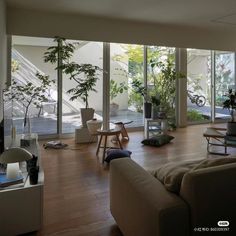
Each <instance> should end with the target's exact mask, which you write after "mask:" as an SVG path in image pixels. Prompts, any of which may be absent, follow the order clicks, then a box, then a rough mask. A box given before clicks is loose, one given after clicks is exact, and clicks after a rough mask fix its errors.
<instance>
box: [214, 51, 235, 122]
mask: <svg viewBox="0 0 236 236" xmlns="http://www.w3.org/2000/svg"><path fill="white" fill-rule="evenodd" d="M229 89H233V90H234V89H235V54H234V53H233V52H223V51H216V52H215V120H216V121H219V120H222V121H224V120H225V119H229V118H230V114H229V111H228V110H227V109H223V106H222V104H223V102H224V100H225V99H226V97H225V96H224V95H225V94H227V93H228V90H229Z"/></svg>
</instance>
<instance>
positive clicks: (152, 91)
mask: <svg viewBox="0 0 236 236" xmlns="http://www.w3.org/2000/svg"><path fill="white" fill-rule="evenodd" d="M67 42H69V43H73V44H74V45H75V50H74V52H73V55H72V57H71V58H70V60H71V61H73V62H75V63H78V64H80V65H81V64H90V65H92V66H98V67H99V68H100V69H103V66H104V65H105V66H106V68H110V73H107V71H104V70H101V71H100V72H98V78H99V79H98V81H97V82H96V86H95V90H96V91H90V92H89V96H88V104H89V107H91V108H94V109H95V115H94V116H95V117H96V118H98V119H102V118H103V117H102V116H103V115H106V117H104V120H110V122H111V123H114V122H118V121H122V122H126V121H132V123H131V124H129V125H127V127H141V126H143V102H144V99H143V97H142V95H141V94H139V93H137V90H136V92H135V89H134V86H133V85H132V84H133V83H134V81H138V82H140V84H141V85H142V86H144V87H145V88H146V89H147V96H146V99H147V100H148V101H151V102H153V103H154V102H155V101H156V103H157V100H158V99H159V100H160V104H159V106H158V107H157V109H156V110H155V109H153V114H154V112H155V114H163V113H164V114H165V115H166V116H167V118H168V125H169V128H175V125H176V120H175V117H176V115H175V114H176V106H175V105H176V104H175V103H176V85H177V83H176V79H175V76H173V75H174V73H175V70H174V69H175V48H170V47H159V46H143V45H134V44H118V43H110V58H108V61H107V57H105V59H104V58H103V52H105V51H106V50H104V48H103V47H104V45H105V47H107V44H103V43H102V42H93V41H75V40H73V41H72V40H67ZM57 45H59V44H57V42H56V41H54V40H53V39H48V38H34V37H20V36H14V37H13V40H12V72H11V73H12V78H11V87H10V88H12V87H13V88H14V86H15V88H16V85H17V86H26V85H27V86H28V87H29V90H28V92H27V90H25V91H23V90H22V91H21V93H22V94H20V95H19V93H18V95H17V96H13V97H9V91H10V90H8V96H5V98H4V99H5V103H4V116H5V132H6V135H9V134H10V129H11V126H12V125H14V126H15V127H16V129H17V133H18V134H19V133H23V132H24V129H25V128H24V125H23V124H25V120H26V114H27V118H28V117H29V118H30V120H31V122H30V126H31V132H35V133H38V134H40V135H50V134H52V135H53V134H59V133H62V134H67V133H74V131H75V128H76V127H79V126H80V125H81V123H82V122H81V114H80V108H84V107H85V102H84V101H83V100H82V99H81V96H79V97H77V98H76V99H74V100H71V98H72V94H70V93H68V90H71V89H74V88H76V86H77V82H78V81H77V82H75V80H73V79H69V76H68V74H67V75H66V74H63V75H62V80H61V79H60V76H59V77H58V74H57V71H56V70H55V68H56V66H57V63H55V64H51V63H45V61H44V53H45V52H46V51H47V49H48V47H50V46H57ZM108 48H109V46H108V47H107V48H105V49H108ZM107 51H109V50H107ZM109 60H110V63H109ZM186 62H187V91H186V93H187V119H188V122H189V123H199V122H209V121H211V120H213V121H214V120H224V119H225V118H228V117H229V113H228V110H226V109H223V108H222V103H223V101H224V99H225V96H224V95H225V94H226V93H227V92H228V89H230V88H234V87H235V53H232V52H223V51H210V50H200V49H187V61H186ZM145 63H146V64H145ZM180 63H182V64H183V63H185V62H183V61H182V62H180ZM83 73H84V72H82V76H83ZM105 74H110V78H109V79H110V94H108V95H107V98H108V97H109V99H110V104H108V105H110V114H105V113H106V110H108V109H104V107H103V106H104V103H103V102H104V99H106V97H105V96H104V94H103V89H104V92H107V91H106V90H107V87H106V83H107V81H106V78H107V76H103V75H105ZM46 77H47V81H49V82H50V83H49V84H48V85H47V86H46V87H43V86H42V81H43V79H45V78H46ZM52 81H55V82H54V83H53V82H52ZM17 88H19V87H17ZM33 89H36V91H39V95H40V96H41V97H40V96H38V98H37V99H35V98H34V99H33V101H31V103H30V105H29V104H28V103H27V102H29V100H30V98H31V97H33V96H32V93H31V92H32V90H33ZM37 89H38V90H37ZM15 91H16V90H15ZM5 94H7V92H6V93H5ZM14 94H17V93H14V92H13V93H12V95H14ZM153 98H154V100H153ZM27 104H28V105H29V106H27ZM107 108H108V107H107ZM155 108H156V107H155ZM108 117H109V119H108Z"/></svg>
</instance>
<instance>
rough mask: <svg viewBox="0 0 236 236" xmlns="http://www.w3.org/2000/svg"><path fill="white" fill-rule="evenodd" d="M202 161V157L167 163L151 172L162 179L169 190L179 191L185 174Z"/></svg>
mask: <svg viewBox="0 0 236 236" xmlns="http://www.w3.org/2000/svg"><path fill="white" fill-rule="evenodd" d="M201 161H202V159H201V160H193V161H181V162H171V163H167V164H164V165H161V166H159V167H158V168H156V169H155V170H153V171H151V174H152V175H153V176H154V177H156V178H157V179H158V180H160V182H161V183H163V184H164V186H165V188H166V189H167V190H168V191H171V192H174V193H179V191H180V187H181V182H182V179H183V176H184V175H185V174H186V173H187V172H189V171H191V170H192V168H194V167H195V166H197V165H198V164H199V163H200V162H201Z"/></svg>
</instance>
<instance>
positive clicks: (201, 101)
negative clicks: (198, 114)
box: [187, 90, 206, 107]
mask: <svg viewBox="0 0 236 236" xmlns="http://www.w3.org/2000/svg"><path fill="white" fill-rule="evenodd" d="M187 96H188V98H189V99H190V101H191V103H196V105H197V106H198V107H203V106H204V105H205V104H206V98H205V97H204V96H203V95H197V94H193V92H192V91H190V90H187Z"/></svg>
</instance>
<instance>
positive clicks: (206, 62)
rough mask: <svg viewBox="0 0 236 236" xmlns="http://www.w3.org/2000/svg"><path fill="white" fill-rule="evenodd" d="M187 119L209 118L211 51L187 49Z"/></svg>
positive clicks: (193, 121) (196, 120)
mask: <svg viewBox="0 0 236 236" xmlns="http://www.w3.org/2000/svg"><path fill="white" fill-rule="evenodd" d="M187 106H188V108H187V109H188V110H187V119H188V122H189V123H197V122H207V121H210V120H211V51H209V50H200V49H188V50H187Z"/></svg>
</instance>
